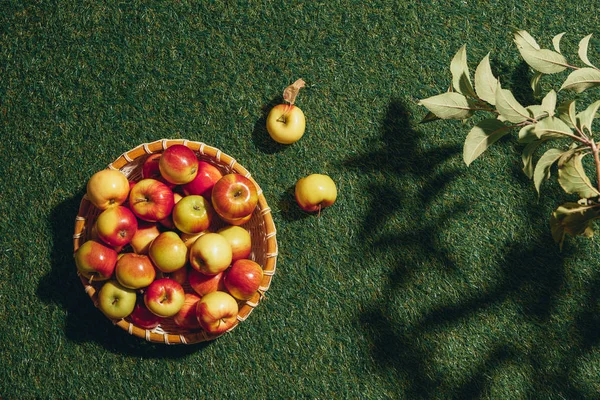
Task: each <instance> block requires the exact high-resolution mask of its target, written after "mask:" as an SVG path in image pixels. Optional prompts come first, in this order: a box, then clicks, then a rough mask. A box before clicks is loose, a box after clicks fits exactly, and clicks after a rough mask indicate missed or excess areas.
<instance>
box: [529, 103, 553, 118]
mask: <svg viewBox="0 0 600 400" xmlns="http://www.w3.org/2000/svg"><path fill="white" fill-rule="evenodd" d="M525 109H526V110H527V111H529V116H530V117H531V118H533V119H535V120H538V119H542V118H544V117H547V116H548V112H547V111H545V110H544V108H543V107H542V106H541V105H537V104H533V105H531V106H527V107H525Z"/></svg>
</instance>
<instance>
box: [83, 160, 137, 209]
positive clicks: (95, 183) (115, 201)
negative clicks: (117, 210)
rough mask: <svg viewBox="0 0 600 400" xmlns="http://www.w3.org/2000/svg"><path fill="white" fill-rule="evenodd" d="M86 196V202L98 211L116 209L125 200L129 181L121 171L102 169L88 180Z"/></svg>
mask: <svg viewBox="0 0 600 400" xmlns="http://www.w3.org/2000/svg"><path fill="white" fill-rule="evenodd" d="M86 194H87V198H88V200H89V201H90V202H91V203H92V204H93V205H95V206H96V207H97V208H99V209H100V210H106V209H107V208H111V207H116V206H119V205H121V204H123V203H124V202H125V201H126V200H127V195H128V194H129V181H128V180H127V177H126V176H125V175H124V174H123V173H122V172H121V171H117V170H114V169H103V170H101V171H98V172H96V173H95V174H94V175H92V177H91V178H90V179H89V180H88V182H87V187H86Z"/></svg>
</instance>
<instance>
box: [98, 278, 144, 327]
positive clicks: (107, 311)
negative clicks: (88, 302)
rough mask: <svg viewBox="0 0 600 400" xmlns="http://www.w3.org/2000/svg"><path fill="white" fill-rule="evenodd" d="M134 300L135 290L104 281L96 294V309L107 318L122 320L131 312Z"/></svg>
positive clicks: (135, 296) (135, 297)
mask: <svg viewBox="0 0 600 400" xmlns="http://www.w3.org/2000/svg"><path fill="white" fill-rule="evenodd" d="M136 299H137V295H136V292H135V290H133V289H128V288H126V287H124V286H122V285H121V284H120V283H119V282H117V281H114V280H110V281H106V282H105V283H104V284H103V285H102V287H101V288H100V291H99V292H98V308H99V309H100V311H102V312H103V313H104V315H106V316H107V317H108V318H111V319H122V318H125V317H127V316H128V315H129V314H131V313H132V312H133V309H134V308H135V303H136Z"/></svg>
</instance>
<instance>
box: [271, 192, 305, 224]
mask: <svg viewBox="0 0 600 400" xmlns="http://www.w3.org/2000/svg"><path fill="white" fill-rule="evenodd" d="M295 190H296V185H295V184H294V185H291V186H290V187H288V188H287V189H286V190H285V191H284V192H283V193H282V194H281V196H280V197H279V204H278V205H279V210H280V211H281V215H282V217H283V219H284V220H285V221H287V222H294V221H300V220H303V219H306V218H311V217H312V216H313V215H312V214H311V213H308V212H306V211H303V210H302V209H301V208H300V207H299V206H298V203H296V196H295Z"/></svg>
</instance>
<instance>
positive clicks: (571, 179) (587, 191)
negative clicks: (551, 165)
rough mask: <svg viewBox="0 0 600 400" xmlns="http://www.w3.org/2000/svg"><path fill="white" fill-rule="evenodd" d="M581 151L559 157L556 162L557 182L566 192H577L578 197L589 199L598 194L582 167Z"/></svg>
mask: <svg viewBox="0 0 600 400" xmlns="http://www.w3.org/2000/svg"><path fill="white" fill-rule="evenodd" d="M584 156H585V153H582V152H581V151H579V152H576V153H573V152H571V153H570V154H568V155H566V156H563V157H561V159H560V160H559V162H558V183H560V186H562V188H563V190H564V191H565V192H567V193H577V194H579V197H582V198H584V199H589V198H590V197H597V196H600V192H598V190H596V188H595V187H594V185H593V184H592V182H591V181H590V179H589V178H588V176H587V174H586V173H585V170H584V168H583V162H582V159H583V157H584Z"/></svg>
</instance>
